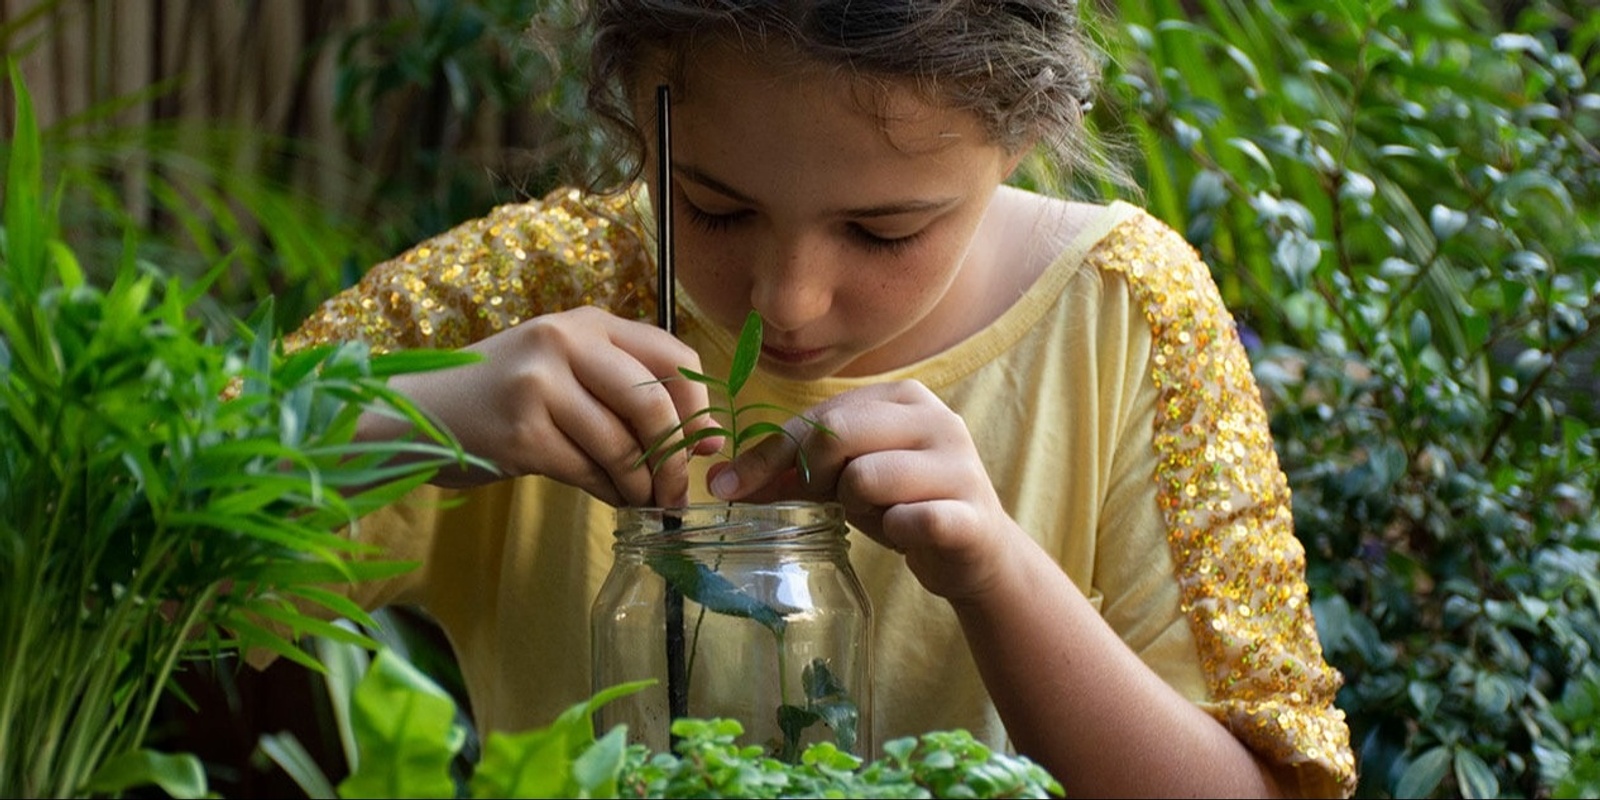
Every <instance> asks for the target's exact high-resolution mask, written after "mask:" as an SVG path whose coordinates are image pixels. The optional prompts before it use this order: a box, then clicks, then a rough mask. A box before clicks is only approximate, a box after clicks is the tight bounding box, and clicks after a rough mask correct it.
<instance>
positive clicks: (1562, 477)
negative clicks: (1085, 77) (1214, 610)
mask: <svg viewBox="0 0 1600 800" xmlns="http://www.w3.org/2000/svg"><path fill="white" fill-rule="evenodd" d="M1582 5H1583V4H1581V3H1572V4H1569V5H1567V6H1562V5H1561V4H1559V3H1554V2H1545V3H1538V2H1535V3H1526V4H1518V5H1517V8H1520V9H1522V10H1521V11H1520V13H1517V14H1516V15H1514V16H1512V14H1511V11H1510V10H1509V9H1508V10H1505V13H1506V14H1507V16H1508V19H1507V21H1506V23H1505V24H1504V25H1502V23H1501V21H1500V20H1499V19H1497V12H1500V11H1502V9H1499V8H1496V7H1494V6H1492V5H1488V6H1486V5H1481V4H1479V3H1476V2H1466V1H1462V2H1450V1H1448V0H1434V1H1433V2H1421V3H1400V2H1376V3H1369V2H1339V3H1300V2H1278V3H1268V2H1250V1H1249V0H1219V1H1218V2H1208V3H1202V4H1199V6H1198V7H1197V8H1198V10H1197V11H1195V12H1194V13H1193V14H1192V15H1189V16H1185V15H1184V14H1182V13H1180V12H1179V10H1178V8H1177V6H1176V4H1175V3H1167V2H1160V1H1159V0H1151V1H1150V2H1145V3H1125V4H1119V8H1118V11H1117V20H1118V22H1120V23H1121V24H1122V27H1121V30H1120V32H1119V35H1116V36H1111V37H1108V38H1109V39H1110V40H1111V44H1112V47H1113V51H1114V52H1115V54H1116V61H1117V67H1118V69H1117V70H1116V71H1115V77H1114V79H1113V88H1114V90H1115V92H1116V94H1117V97H1118V102H1117V103H1115V104H1114V105H1113V106H1112V107H1111V108H1109V109H1106V110H1105V113H1104V114H1103V116H1102V117H1101V118H1100V119H1101V121H1102V124H1104V125H1108V126H1116V125H1126V126H1127V127H1126V129H1125V130H1126V131H1127V132H1129V133H1130V135H1133V136H1135V137H1137V139H1138V140H1139V141H1140V142H1142V143H1143V144H1144V145H1145V146H1146V148H1147V152H1146V161H1145V162H1144V170H1145V172H1144V174H1143V175H1142V182H1143V183H1144V184H1145V185H1146V186H1147V187H1148V191H1149V200H1150V204H1151V206H1152V208H1154V209H1155V210H1156V211H1157V212H1158V213H1159V214H1161V215H1162V216H1163V217H1165V218H1166V219H1168V220H1169V221H1170V222H1172V223H1173V224H1175V225H1177V226H1178V227H1179V228H1180V229H1181V230H1185V231H1186V232H1187V234H1188V236H1189V238H1190V240H1191V241H1193V242H1194V243H1195V244H1196V245H1197V246H1199V247H1200V248H1201V249H1202V250H1203V252H1204V253H1205V255H1206V256H1207V258H1208V259H1209V261H1210V263H1211V264H1212V265H1213V267H1214V268H1215V269H1216V271H1217V273H1218V282H1219V284H1220V285H1221V286H1222V287H1223V288H1224V291H1225V293H1226V294H1227V296H1228V301H1229V303H1230V304H1231V305H1232V306H1233V307H1234V308H1235V309H1236V311H1238V312H1239V316H1240V318H1241V320H1242V321H1243V322H1244V323H1245V329H1244V331H1243V333H1244V334H1245V336H1246V339H1247V342H1248V343H1251V344H1253V345H1254V349H1253V355H1254V359H1255V362H1256V369H1257V374H1258V377H1259V378H1260V382H1261V384H1262V387H1263V390H1264V391H1265V392H1266V394H1267V401H1268V405H1269V409H1270V412H1271V414H1272V418H1273V425H1274V434H1275V435H1276V437H1277V444H1278V448H1279V453H1280V456H1281V458H1282V461H1283V464H1284V466H1285V468H1286V469H1287V471H1288V472H1289V476H1290V482H1291V486H1292V489H1293V491H1294V502H1295V505H1294V508H1295V518H1296V525H1297V529H1298V533H1299V535H1300V537H1301V539H1302V540H1303V541H1304V542H1305V544H1306V546H1307V549H1308V558H1309V561H1310V564H1309V570H1310V581H1311V588H1312V593H1313V597H1314V599H1315V611H1316V616H1317V620H1318V627H1319V632H1320V633H1321V636H1322V639H1323V645H1324V647H1325V649H1326V652H1327V654H1328V656H1329V658H1330V660H1331V661H1332V662H1333V663H1334V664H1335V665H1336V666H1337V667H1339V668H1340V669H1341V670H1342V671H1343V673H1344V675H1345V678H1346V685H1345V687H1344V689H1343V690H1342V692H1341V694H1340V695H1339V704H1340V706H1341V707H1343V708H1344V709H1345V710H1346V711H1347V712H1348V715H1349V720H1350V723H1351V727H1352V732H1353V735H1354V737H1355V744H1356V746H1357V747H1358V748H1359V750H1358V755H1359V758H1360V766H1361V771H1362V780H1361V785H1360V789H1359V791H1360V793H1361V794H1362V795H1365V796H1384V795H1394V796H1406V797H1420V796H1433V795H1450V794H1460V795H1464V796H1468V797H1485V796H1488V797H1492V796H1497V795H1501V794H1506V795H1514V796H1540V795H1549V794H1551V793H1554V794H1556V795H1564V796H1583V795H1588V796H1593V795H1594V794H1596V793H1597V792H1600V782H1597V777H1600V768H1597V757H1596V755H1595V750H1596V730H1595V727H1596V722H1597V719H1600V716H1597V708H1600V706H1597V705H1596V689H1597V683H1596V681H1597V666H1596V665H1597V663H1600V662H1597V660H1596V658H1595V648H1596V646H1597V645H1600V614H1597V601H1600V577H1597V576H1600V572H1597V566H1600V564H1597V558H1600V516H1597V513H1596V508H1595V494H1596V489H1597V480H1600V434H1597V432H1596V431H1597V429H1600V428H1597V425H1596V422H1597V415H1600V411H1597V409H1596V405H1595V402H1594V398H1595V396H1596V389H1597V384H1596V380H1595V371H1594V360H1595V356H1596V353H1597V351H1600V336H1597V331H1600V324H1597V323H1600V303H1597V302H1596V301H1597V298H1600V236H1597V233H1600V209H1597V205H1596V203H1595V200H1596V192H1597V190H1600V150H1597V149H1596V148H1595V146H1594V144H1593V142H1595V141H1596V140H1597V134H1600V94H1597V86H1596V72H1597V70H1596V68H1595V65H1596V60H1597V58H1600V53H1597V52H1596V39H1597V36H1600V23H1597V22H1596V20H1595V18H1593V17H1592V16H1591V15H1587V14H1585V13H1582V12H1580V11H1579V10H1578V9H1579V8H1580V7H1581V6H1582Z"/></svg>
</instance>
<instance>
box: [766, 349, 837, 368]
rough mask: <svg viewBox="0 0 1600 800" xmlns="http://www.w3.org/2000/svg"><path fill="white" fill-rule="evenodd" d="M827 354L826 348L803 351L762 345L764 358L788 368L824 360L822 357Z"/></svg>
mask: <svg viewBox="0 0 1600 800" xmlns="http://www.w3.org/2000/svg"><path fill="white" fill-rule="evenodd" d="M827 352H828V351H827V350H826V349H824V348H816V349H812V350H801V349H793V348H787V347H777V346H774V345H762V347H761V355H762V356H763V357H765V358H767V359H770V360H771V361H773V362H774V363H778V364H785V365H788V366H799V365H801V364H809V363H811V362H813V361H816V360H817V359H820V358H822V356H823V355H824V354H825V353H827Z"/></svg>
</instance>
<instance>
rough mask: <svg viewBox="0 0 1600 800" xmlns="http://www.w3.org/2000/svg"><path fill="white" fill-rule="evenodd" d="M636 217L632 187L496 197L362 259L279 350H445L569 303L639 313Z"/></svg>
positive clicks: (643, 313) (643, 308)
mask: <svg viewBox="0 0 1600 800" xmlns="http://www.w3.org/2000/svg"><path fill="white" fill-rule="evenodd" d="M640 219H641V216H640V214H639V207H638V198H637V196H636V195H634V194H631V193H621V194H616V195H605V196H592V195H586V194H583V193H580V192H578V191H577V190H574V189H561V190H557V191H555V192H552V193H550V194H548V195H546V196H545V197H544V198H542V199H540V200H536V201H532V202H527V203H515V204H509V205H503V206H500V207H498V208H495V209H494V210H493V211H491V212H490V213H489V214H488V215H487V216H484V217H481V218H478V219H475V220H471V221H469V222H466V223H463V224H461V225H458V226H457V227H455V228H453V229H451V230H449V231H446V232H444V233H442V234H439V235H438V236H435V237H433V238H431V239H428V240H427V241H425V242H422V243H421V244H419V245H416V246H415V247H412V248H411V249H410V250H407V251H406V252H404V253H403V254H401V255H400V256H398V257H396V258H393V259H390V260H388V261H385V262H383V263H380V264H377V265H376V266H374V267H372V269H370V270H368V272H367V274H366V275H365V276H364V277H363V278H362V279H361V281H360V282H359V283H357V284H356V285H355V286H353V287H351V288H349V289H346V290H345V291H343V292H341V293H339V294H338V295H336V296H334V297H333V298H331V299H329V300H327V301H326V302H324V303H323V304H322V305H321V307H320V308H318V309H317V310H316V311H314V312H313V313H312V314H311V316H310V317H309V318H307V319H306V321H305V322H304V323H303V324H302V325H301V326H300V328H299V329H298V330H296V331H294V332H293V333H291V334H290V335H288V336H286V337H284V342H283V344H284V349H285V350H288V351H291V352H292V351H294V350H297V349H300V348H302V347H307V346H312V345H318V344H326V343H329V342H335V341H364V342H366V343H367V344H369V345H371V346H372V349H373V350H374V351H375V352H385V351H389V350H398V349H414V348H441V349H453V348H458V347H463V346H465V345H468V344H472V343H473V342H476V341H479V340H481V339H484V338H486V337H488V336H491V335H493V334H495V333H497V332H499V331H502V330H505V329H507V328H510V327H513V326H515V325H517V324H518V323H520V322H522V321H523V320H526V319H528V318H530V317H534V316H537V315H539V314H544V313H549V312H554V311H562V310H565V309H569V308H574V307H577V306H580V305H598V306H601V307H604V308H607V309H609V310H610V311H611V312H612V313H615V314H618V315H621V316H626V317H629V318H635V319H643V318H646V317H649V316H650V315H651V314H652V313H653V310H654V308H655V283H654V280H653V278H652V277H651V276H652V275H653V274H654V273H653V269H654V268H653V263H654V262H653V260H652V259H651V257H650V256H649V250H648V247H647V242H646V241H645V239H644V235H643V234H642V233H641V232H640V231H641V230H642V228H643V226H642V225H641V224H640V222H639V221H640Z"/></svg>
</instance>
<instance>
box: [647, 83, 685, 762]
mask: <svg viewBox="0 0 1600 800" xmlns="http://www.w3.org/2000/svg"><path fill="white" fill-rule="evenodd" d="M671 106H672V97H671V92H670V91H669V90H668V88H667V86H666V85H665V84H662V85H661V86H657V87H656V197H655V203H656V322H657V324H659V325H660V326H661V329H662V330H664V331H666V332H668V333H671V334H676V333H677V332H678V320H677V285H676V283H675V281H674V277H673V258H672V126H671V119H670V109H671ZM682 524H683V520H682V519H681V518H680V517H677V516H674V515H672V514H663V515H662V517H661V527H662V530H664V531H667V530H676V529H678V528H679V527H680V526H682ZM666 612H667V614H666V616H667V620H666V621H667V712H668V714H669V715H670V717H671V719H672V720H677V719H681V718H683V717H687V716H688V715H689V686H688V680H689V678H688V671H687V668H686V666H685V663H684V652H683V594H682V593H681V592H679V591H678V590H677V589H676V588H674V587H673V585H672V583H671V582H670V581H669V582H667V595H666ZM668 725H669V727H670V725H671V722H670V721H669V722H668ZM671 739H672V741H673V744H674V745H676V744H677V737H676V736H673V737H671Z"/></svg>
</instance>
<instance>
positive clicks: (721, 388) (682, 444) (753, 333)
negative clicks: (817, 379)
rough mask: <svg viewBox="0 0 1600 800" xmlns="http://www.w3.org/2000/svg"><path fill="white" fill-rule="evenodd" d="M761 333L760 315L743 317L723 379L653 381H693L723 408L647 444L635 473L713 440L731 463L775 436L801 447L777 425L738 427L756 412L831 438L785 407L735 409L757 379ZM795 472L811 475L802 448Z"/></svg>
mask: <svg viewBox="0 0 1600 800" xmlns="http://www.w3.org/2000/svg"><path fill="white" fill-rule="evenodd" d="M761 330H762V324H761V315H760V314H759V313H757V312H755V311H751V312H750V313H749V314H748V315H746V316H745V319H744V328H743V329H741V330H740V331H739V341H738V344H736V345H735V347H734V350H733V363H732V364H730V365H729V366H728V377H727V378H717V377H713V376H711V375H706V374H703V373H700V372H696V371H694V370H692V369H689V368H688V367H679V368H678V375H677V376H674V377H669V378H662V379H660V380H658V381H652V383H660V382H663V381H668V380H678V379H680V378H681V379H685V380H691V381H694V382H695V383H699V384H703V385H705V386H707V387H709V388H711V389H713V390H715V391H717V392H718V393H720V394H721V395H722V396H723V398H724V399H725V400H726V405H715V404H713V405H710V406H707V407H705V408H702V409H700V410H699V411H696V412H694V413H693V414H690V415H689V416H688V417H687V418H686V419H684V420H683V421H682V422H680V423H678V424H677V425H675V426H673V427H672V428H670V429H669V430H667V431H666V432H665V433H663V434H661V435H660V436H658V437H656V440H655V441H653V442H651V443H650V446H649V447H647V448H645V450H644V452H643V453H642V454H640V456H639V458H638V459H637V460H636V461H634V466H635V467H639V466H644V465H645V464H647V463H648V464H651V465H652V467H651V468H652V469H654V468H655V467H658V466H660V465H661V463H662V462H664V461H666V459H667V458H668V457H669V456H671V455H673V454H675V453H677V452H679V451H682V450H686V449H688V448H691V447H693V446H695V445H696V444H698V443H699V442H701V441H704V440H706V439H710V438H713V437H717V436H721V437H723V438H725V439H727V442H728V445H727V447H728V457H729V458H737V457H738V456H739V451H740V449H741V448H742V447H743V446H744V445H746V444H747V443H750V442H753V441H755V440H759V439H762V438H764V437H767V436H771V435H774V434H777V435H781V436H787V437H789V438H790V439H791V440H793V441H794V443H795V444H797V445H798V444H800V443H801V442H800V439H799V437H797V436H796V435H795V434H794V433H793V432H792V431H790V430H789V429H788V428H785V427H783V426H782V425H779V424H777V423H775V422H769V421H766V420H759V421H756V422H750V423H746V424H740V421H739V417H740V416H741V415H748V414H750V413H753V412H756V411H776V412H778V413H781V414H788V415H791V416H794V417H796V418H798V419H800V420H802V421H804V422H805V423H806V424H807V425H810V426H811V427H812V428H813V429H815V430H816V431H818V432H820V433H822V434H824V435H827V436H832V435H834V433H833V431H832V430H829V429H828V427H827V426H826V425H823V424H822V423H820V422H818V421H816V420H814V419H811V418H810V417H805V416H801V415H799V414H796V413H795V412H794V411H793V410H791V409H788V408H784V407H783V406H779V405H774V404H772V403H746V404H744V405H740V404H739V402H738V397H739V392H740V390H742V389H743V388H744V387H745V384H746V383H747V382H748V381H749V380H750V376H751V375H752V374H754V373H755V371H756V362H758V361H759V360H760V359H761ZM719 415H720V416H722V417H724V418H726V419H727V424H726V425H723V424H721V423H720V422H719V423H718V424H716V425H713V426H711V427H709V428H702V429H700V430H697V431H694V432H692V433H689V434H687V435H684V433H683V431H684V428H685V426H687V425H688V424H689V422H691V421H693V420H696V419H699V418H701V417H710V418H712V419H713V420H715V419H716V418H717V417H718V416H719ZM748 418H749V417H748V416H746V419H748ZM675 437H681V438H675ZM795 468H796V469H797V470H799V471H800V476H801V477H802V478H807V477H809V476H810V472H811V470H810V468H809V466H808V465H807V463H806V453H805V449H804V448H801V449H800V450H799V452H798V455H797V456H796V459H795Z"/></svg>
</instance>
